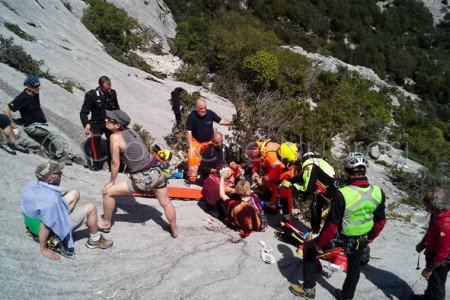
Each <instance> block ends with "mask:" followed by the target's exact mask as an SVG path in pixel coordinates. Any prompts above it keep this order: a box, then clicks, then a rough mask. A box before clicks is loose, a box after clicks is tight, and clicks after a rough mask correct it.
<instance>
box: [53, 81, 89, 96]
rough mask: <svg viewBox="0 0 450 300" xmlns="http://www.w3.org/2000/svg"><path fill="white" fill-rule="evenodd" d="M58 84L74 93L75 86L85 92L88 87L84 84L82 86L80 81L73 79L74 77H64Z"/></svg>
mask: <svg viewBox="0 0 450 300" xmlns="http://www.w3.org/2000/svg"><path fill="white" fill-rule="evenodd" d="M58 84H59V85H60V86H61V87H62V88H63V89H65V90H66V91H68V92H71V93H72V94H73V89H74V88H77V89H79V90H80V91H83V92H85V91H86V89H85V88H84V87H83V86H81V85H80V84H79V83H77V82H75V81H73V80H72V79H67V78H64V79H63V80H62V81H61V82H58Z"/></svg>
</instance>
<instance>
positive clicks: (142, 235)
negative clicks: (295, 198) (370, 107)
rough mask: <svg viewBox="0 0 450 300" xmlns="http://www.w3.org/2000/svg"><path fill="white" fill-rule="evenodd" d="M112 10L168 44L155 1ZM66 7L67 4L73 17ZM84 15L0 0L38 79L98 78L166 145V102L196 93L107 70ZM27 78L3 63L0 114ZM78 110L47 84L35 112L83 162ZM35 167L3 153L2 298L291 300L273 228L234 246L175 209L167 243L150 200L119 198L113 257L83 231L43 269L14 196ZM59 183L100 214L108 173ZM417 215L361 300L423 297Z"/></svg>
mask: <svg viewBox="0 0 450 300" xmlns="http://www.w3.org/2000/svg"><path fill="white" fill-rule="evenodd" d="M110 2H112V3H115V4H116V5H117V6H120V5H123V7H124V8H125V9H126V10H127V11H128V12H129V13H130V14H131V15H133V16H134V17H135V18H137V19H138V20H139V21H140V22H141V25H142V26H143V27H146V28H152V30H153V31H154V32H155V33H158V34H160V36H161V37H162V38H164V36H166V37H169V36H170V35H171V34H172V33H171V32H172V31H171V30H172V29H173V28H174V27H172V25H173V24H172V23H171V21H170V20H171V17H170V16H169V14H167V11H166V10H165V8H163V6H161V3H162V2H160V1H132V0H129V1H126V0H122V1H119V0H114V1H112V0H111V1H110ZM64 3H70V4H71V7H72V11H69V10H68V9H67V8H66V6H64ZM145 3H148V4H145ZM83 7H85V3H84V2H83V1H80V0H63V1H58V0H47V1H45V0H35V1H15V0H0V34H1V35H3V36H5V37H13V38H14V42H15V43H16V44H18V45H21V46H23V48H24V49H25V50H26V52H28V53H29V54H31V55H32V56H33V58H34V59H37V60H43V61H44V63H45V66H44V70H46V69H49V72H50V73H51V74H53V75H55V76H57V77H58V78H59V79H61V80H62V79H70V80H72V81H75V82H77V83H78V84H79V85H81V86H82V87H84V88H85V89H86V90H88V89H90V88H94V87H95V86H96V82H97V79H98V77H99V76H101V75H108V76H110V77H111V79H112V83H113V88H115V89H116V90H117V92H118V96H119V102H120V105H121V107H122V108H123V110H125V111H127V112H128V113H129V114H130V116H131V118H132V122H135V123H139V124H141V125H143V126H144V128H145V129H147V130H148V131H149V132H150V133H151V134H152V136H153V137H155V138H156V139H157V140H158V141H159V142H162V137H163V136H165V135H167V134H168V133H169V131H170V129H171V127H172V122H173V120H174V117H173V113H172V112H171V108H170V104H169V102H168V100H169V98H170V92H171V91H172V90H173V89H174V88H176V87H178V86H181V87H183V88H185V89H186V90H188V91H190V92H192V91H195V90H201V89H200V88H199V87H195V86H191V85H188V84H185V83H182V82H177V81H173V80H170V79H167V80H148V79H147V78H151V79H154V78H153V77H152V76H150V75H149V74H146V73H144V72H142V71H139V70H137V69H134V68H130V67H127V66H125V65H123V64H121V63H118V62H116V61H115V60H113V59H112V58H111V57H109V55H108V54H107V53H106V52H105V51H104V49H103V46H102V45H101V43H99V42H98V41H97V40H96V39H95V37H94V36H93V35H92V34H91V33H90V32H89V31H88V30H87V29H86V28H85V27H84V26H83V25H82V24H81V22H80V16H81V12H82V8H83ZM158 7H160V13H162V14H163V15H164V18H163V19H159V20H158V18H156V17H154V16H155V14H154V13H155V11H158ZM145 12H147V13H148V14H149V15H147V14H146V13H145ZM150 15H151V16H150ZM4 22H9V23H14V24H17V25H19V27H20V28H21V29H22V30H23V31H25V32H26V33H28V34H29V35H31V36H33V37H35V38H36V41H34V42H28V41H25V40H22V39H20V38H19V37H17V36H16V35H15V34H13V33H12V32H10V31H9V30H7V29H6V28H5V27H4ZM166 27H167V28H166ZM158 28H159V29H158ZM24 78H25V74H22V73H20V72H17V71H16V70H14V69H12V68H10V67H8V66H6V65H4V64H0V106H1V107H3V106H4V105H6V104H7V103H8V102H9V101H11V100H12V99H13V97H15V96H16V95H17V94H18V93H19V92H20V91H21V90H22V82H23V79H24ZM201 92H202V94H203V95H204V96H205V97H206V98H208V99H209V102H208V105H209V107H210V108H212V109H213V110H216V111H217V112H218V113H219V114H220V115H222V116H223V117H227V118H230V117H231V116H232V114H233V113H234V107H233V106H232V105H231V103H230V102H229V101H227V100H226V99H223V98H221V97H219V96H217V95H214V94H211V93H209V92H207V91H204V90H201ZM82 102H83V91H81V90H78V89H75V90H74V93H73V94H72V93H69V92H67V91H66V90H64V89H62V88H61V87H59V86H58V85H55V84H52V83H51V82H49V81H47V80H43V82H42V92H41V103H42V106H43V107H44V109H45V113H46V115H47V116H48V119H49V121H50V122H51V123H53V124H55V125H56V126H57V127H59V128H60V129H61V130H62V131H63V133H64V134H65V135H66V137H67V139H68V140H69V141H71V144H72V150H73V151H74V152H80V151H81V150H80V147H79V145H80V143H82V142H83V141H84V139H85V137H84V135H83V132H82V128H81V124H80V121H79V114H78V113H79V110H80V107H81V104H82ZM219 129H220V130H221V131H223V130H225V128H223V127H220V128H219ZM42 161H43V158H41V157H39V156H36V155H31V154H30V155H25V154H22V153H19V154H18V155H17V156H10V155H8V154H7V153H6V152H4V151H0V166H1V170H2V173H1V175H0V202H1V203H3V205H0V218H1V219H2V220H3V226H2V228H1V229H0V282H2V284H1V285H0V295H1V297H0V298H2V299H17V298H33V299H36V298H42V299H44V298H60V297H68V298H71V299H86V298H88V299H90V298H108V299H109V298H119V299H129V298H145V299H223V298H229V299H242V298H247V299H286V298H288V299H294V298H295V297H294V296H293V295H292V294H291V293H290V292H289V291H288V289H287V287H288V284H289V282H296V281H298V280H301V269H300V268H301V260H299V259H298V258H297V257H296V255H295V249H294V248H293V247H291V246H289V245H286V244H284V243H281V242H279V241H278V240H276V238H275V237H274V236H273V231H274V229H273V227H274V226H275V225H276V223H277V220H276V218H274V219H273V220H272V221H271V225H272V226H273V227H270V228H269V230H268V231H267V232H265V233H255V234H252V235H251V236H250V237H249V238H248V239H246V240H244V241H239V240H238V239H237V237H238V235H237V233H236V232H233V231H231V230H229V229H227V228H226V227H225V226H224V225H223V224H219V223H217V221H215V222H213V224H212V225H211V224H208V223H207V222H205V221H204V220H205V219H206V218H209V216H208V215H206V214H205V213H204V212H203V211H202V210H201V209H200V208H199V207H198V206H197V204H196V203H195V202H183V201H174V203H175V206H176V209H177V213H178V220H179V225H180V228H181V234H180V238H179V239H176V240H174V239H171V238H169V234H168V233H167V231H166V230H167V223H166V222H165V219H164V217H163V214H162V210H161V208H160V207H159V205H158V204H157V202H156V200H154V199H141V198H130V197H123V198H121V199H119V201H118V210H117V215H116V217H115V225H114V227H113V230H112V232H111V233H110V234H109V235H108V237H109V238H112V239H114V247H113V248H112V249H110V250H107V251H91V250H88V249H87V248H86V247H84V245H83V243H84V242H85V240H86V238H87V231H86V230H81V231H80V232H79V233H78V234H77V235H76V242H75V251H76V254H77V258H76V259H75V260H67V259H63V260H62V261H59V262H52V261H49V260H46V259H44V258H42V256H41V255H40V253H39V250H38V245H37V244H36V243H34V242H32V241H31V239H29V238H28V237H26V236H25V234H24V227H23V224H22V216H21V213H20V207H19V205H18V199H19V190H20V188H21V187H22V186H23V185H24V184H26V183H27V182H28V181H30V180H33V179H34V175H33V174H34V169H35V166H36V165H37V164H38V163H39V162H42ZM64 175H65V177H64V179H63V186H64V187H67V188H70V187H77V188H79V189H80V191H81V194H82V200H81V203H86V202H87V201H91V202H94V203H95V204H96V206H97V208H98V210H99V212H101V211H102V209H101V207H102V204H101V203H102V202H101V197H100V193H99V191H100V189H101V187H102V185H103V184H104V183H105V182H106V181H107V180H108V178H109V177H108V174H107V172H104V171H101V172H97V173H93V172H90V171H89V170H87V169H84V168H82V167H80V166H73V167H68V168H66V169H65V173H64ZM369 178H370V180H371V181H373V182H375V183H377V184H379V185H380V186H381V187H382V188H383V189H384V190H385V192H386V194H387V197H388V203H391V202H392V201H396V200H398V199H400V198H401V197H402V194H401V193H400V192H399V191H398V190H397V189H396V188H395V187H394V186H393V185H392V184H391V182H390V181H389V177H388V176H387V175H386V171H385V169H384V168H383V167H382V166H380V165H376V164H372V167H371V168H370V169H369ZM414 213H415V214H416V215H417V217H415V218H413V221H415V222H417V223H406V224H405V223H403V222H399V221H389V222H388V225H387V226H386V229H385V231H384V232H383V233H382V234H381V236H380V237H379V239H378V240H377V241H376V242H375V243H374V244H373V247H372V255H373V257H374V258H373V259H372V261H371V263H370V266H368V267H366V268H365V269H364V270H363V275H362V277H361V281H360V284H359V286H358V291H357V294H356V297H357V298H362V297H365V298H366V299H381V298H392V299H405V298H406V297H407V296H408V295H409V294H410V293H411V292H412V291H421V290H423V289H424V286H425V282H424V280H420V276H419V272H418V271H414V268H415V262H416V260H417V256H415V254H414V245H415V243H416V242H417V241H418V240H419V239H420V237H419V236H420V234H421V233H422V232H423V230H422V229H421V228H420V226H418V225H417V224H423V222H424V218H425V217H426V215H424V214H423V213H421V212H414ZM259 240H267V241H268V242H269V244H270V245H271V246H272V247H273V248H274V249H275V250H274V252H273V253H274V256H275V258H276V259H277V264H275V265H266V264H264V263H263V262H262V261H261V259H260V257H259V249H260V246H259V245H258V243H257V242H258V241H259ZM236 241H238V243H234V242H236ZM344 276H345V275H344V274H342V273H336V274H334V275H333V277H332V278H331V279H330V280H327V281H325V280H320V281H319V285H318V293H317V294H318V296H317V299H332V296H331V292H332V291H333V289H334V287H339V286H340V285H341V284H342V282H343V279H344ZM243 283H244V284H243Z"/></svg>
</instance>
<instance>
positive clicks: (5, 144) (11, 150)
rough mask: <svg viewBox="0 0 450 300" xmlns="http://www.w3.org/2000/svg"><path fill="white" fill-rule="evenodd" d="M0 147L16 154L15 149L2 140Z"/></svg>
mask: <svg viewBox="0 0 450 300" xmlns="http://www.w3.org/2000/svg"><path fill="white" fill-rule="evenodd" d="M0 148H2V149H3V150H5V151H6V152H8V153H9V154H12V155H16V151H15V150H14V149H12V148H11V147H10V146H9V143H8V142H2V143H1V144H0Z"/></svg>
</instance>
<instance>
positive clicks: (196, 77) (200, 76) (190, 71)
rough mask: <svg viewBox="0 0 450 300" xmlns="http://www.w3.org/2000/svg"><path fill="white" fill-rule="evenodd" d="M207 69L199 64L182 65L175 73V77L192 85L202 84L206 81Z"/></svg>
mask: <svg viewBox="0 0 450 300" xmlns="http://www.w3.org/2000/svg"><path fill="white" fill-rule="evenodd" d="M206 73H207V70H206V68H205V67H204V66H202V65H199V64H194V65H188V64H185V65H183V66H182V67H181V68H180V70H179V71H178V73H177V79H178V80H180V81H184V82H187V83H190V84H194V85H202V84H203V83H204V82H205V81H206Z"/></svg>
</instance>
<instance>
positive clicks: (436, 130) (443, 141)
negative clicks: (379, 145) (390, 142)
mask: <svg viewBox="0 0 450 300" xmlns="http://www.w3.org/2000/svg"><path fill="white" fill-rule="evenodd" d="M394 119H395V121H396V122H397V123H398V125H399V126H400V127H399V128H398V129H397V130H396V131H394V132H393V135H394V136H395V139H396V141H397V142H398V143H400V145H401V146H402V148H406V149H408V150H409V151H410V152H411V153H413V155H414V154H415V155H417V160H418V161H419V162H420V163H422V164H424V165H427V166H436V165H437V164H438V163H440V162H448V161H449V159H450V156H449V152H448V149H450V142H449V141H448V137H447V138H446V137H445V135H444V131H443V129H444V130H445V129H448V125H447V126H446V125H445V123H441V122H438V121H436V120H434V121H431V122H430V120H428V119H427V118H425V117H423V116H420V115H418V114H417V113H415V110H414V107H412V106H410V105H408V104H405V105H403V106H401V107H399V108H398V109H397V110H395V113H394Z"/></svg>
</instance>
